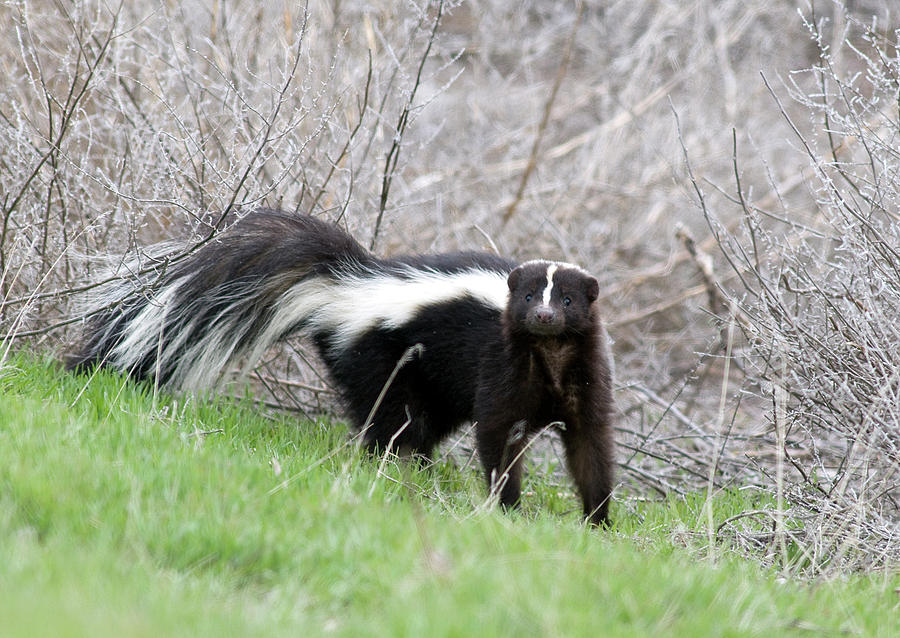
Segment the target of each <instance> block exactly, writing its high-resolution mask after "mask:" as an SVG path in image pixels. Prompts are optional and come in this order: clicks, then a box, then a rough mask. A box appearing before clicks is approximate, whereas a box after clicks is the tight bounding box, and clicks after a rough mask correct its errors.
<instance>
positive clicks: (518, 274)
mask: <svg viewBox="0 0 900 638" xmlns="http://www.w3.org/2000/svg"><path fill="white" fill-rule="evenodd" d="M521 278H522V267H521V266H518V267H517V268H515V269H514V270H513V271H512V272H511V273H509V277H507V278H506V285H507V286H509V289H510V291H513V290H515V289H516V286H518V285H519V280H520V279H521Z"/></svg>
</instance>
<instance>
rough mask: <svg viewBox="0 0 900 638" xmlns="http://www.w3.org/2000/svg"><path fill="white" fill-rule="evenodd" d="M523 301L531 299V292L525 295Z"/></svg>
mask: <svg viewBox="0 0 900 638" xmlns="http://www.w3.org/2000/svg"><path fill="white" fill-rule="evenodd" d="M525 301H531V293H528V294H527V295H525Z"/></svg>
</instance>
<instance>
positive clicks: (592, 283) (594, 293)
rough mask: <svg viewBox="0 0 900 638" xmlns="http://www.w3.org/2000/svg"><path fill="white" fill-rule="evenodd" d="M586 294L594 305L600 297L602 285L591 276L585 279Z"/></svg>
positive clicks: (586, 276)
mask: <svg viewBox="0 0 900 638" xmlns="http://www.w3.org/2000/svg"><path fill="white" fill-rule="evenodd" d="M584 294H585V296H586V297H587V298H588V302H589V303H594V302H595V301H596V300H597V297H599V296H600V284H598V283H597V280H596V279H594V278H593V277H591V276H590V275H585V277H584Z"/></svg>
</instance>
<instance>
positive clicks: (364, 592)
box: [0, 356, 900, 637]
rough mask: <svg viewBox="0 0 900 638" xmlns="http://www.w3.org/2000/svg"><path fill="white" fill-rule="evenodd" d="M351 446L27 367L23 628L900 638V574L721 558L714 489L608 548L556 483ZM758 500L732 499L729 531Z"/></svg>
mask: <svg viewBox="0 0 900 638" xmlns="http://www.w3.org/2000/svg"><path fill="white" fill-rule="evenodd" d="M218 429H221V430H222V432H212V433H208V434H200V433H201V432H210V431H214V430H218ZM346 441H347V432H346V430H345V429H344V428H343V427H342V426H340V425H330V424H323V423H297V422H295V421H292V420H279V419H270V418H264V417H262V416H260V415H259V414H258V413H257V412H256V411H255V410H254V409H253V408H252V406H250V405H249V403H245V404H240V403H234V402H224V401H219V402H212V403H204V402H198V401H196V400H191V399H187V398H185V397H181V398H175V399H173V398H170V397H161V398H158V399H154V397H153V396H152V394H151V393H150V392H149V391H148V390H147V389H146V388H144V387H141V386H137V385H134V384H131V383H128V382H126V381H124V380H123V379H122V378H121V377H117V376H114V375H108V374H100V375H97V376H95V377H94V378H93V379H91V380H90V381H88V379H87V378H86V377H76V376H73V375H69V374H65V373H63V372H60V371H59V370H58V369H57V367H56V366H55V365H53V364H52V363H49V362H44V361H40V360H35V359H33V358H28V357H25V356H17V357H14V358H13V359H11V360H7V362H6V363H5V364H4V367H3V368H2V369H0V634H2V635H3V636H12V637H16V636H29V637H31V636H154V637H155V636H192V637H193V636H207V635H209V636H232V635H233V636H252V635H265V636H277V635H285V636H316V635H346V636H360V635H381V636H425V635H428V636H476V635H479V636H481V635H483V636H503V635H522V636H579V635H604V636H652V635H667V636H772V635H803V636H809V635H830V634H833V635H839V634H842V633H844V632H849V633H850V634H851V635H853V634H856V635H865V636H876V635H884V636H894V635H900V619H898V618H900V614H898V611H897V605H898V596H897V594H896V593H895V591H894V590H895V588H896V587H898V586H900V578H898V576H897V575H896V574H891V575H886V574H879V575H871V576H868V577H863V576H853V577H848V578H846V579H844V580H838V581H831V582H827V583H818V584H803V583H798V582H793V581H790V580H789V581H787V582H784V581H780V580H779V579H778V578H777V575H776V574H774V573H769V572H765V571H763V570H762V569H761V568H760V567H759V566H758V565H757V564H755V563H753V562H750V561H746V560H742V559H740V558H738V557H736V556H730V555H729V554H727V553H726V552H724V551H722V552H721V553H720V555H719V556H718V558H717V560H716V562H715V563H714V564H713V563H711V562H709V561H707V560H705V559H703V558H702V551H701V550H700V549H699V548H698V547H694V546H692V545H691V541H687V542H684V541H683V538H684V537H685V535H683V534H680V533H679V530H682V531H683V530H689V531H700V532H702V529H703V522H702V520H703V519H702V517H701V515H700V509H701V506H702V498H701V497H699V496H698V497H697V498H695V499H688V500H685V501H670V502H668V503H656V504H654V503H648V504H646V505H641V506H640V508H638V509H634V507H629V508H626V507H623V506H618V507H614V508H613V516H614V517H615V518H616V520H617V523H616V528H615V529H613V530H611V531H605V532H600V531H596V530H590V529H585V528H584V527H583V526H581V525H580V524H579V519H578V514H577V510H578V507H577V503H576V502H575V501H574V499H573V498H571V497H569V496H565V495H563V496H559V495H558V494H557V492H558V490H557V489H556V488H553V487H552V486H549V485H546V484H543V483H542V482H541V481H540V477H533V479H532V480H531V482H530V483H529V489H530V491H532V492H534V495H533V496H531V497H530V498H529V500H528V504H527V506H526V508H525V510H524V512H522V513H521V514H513V515H505V514H503V513H501V512H499V511H492V510H490V509H489V508H486V507H484V490H483V487H482V486H481V484H480V479H479V477H478V473H477V471H476V470H475V469H472V468H465V469H459V468H456V467H453V466H451V465H450V464H442V465H439V466H437V467H434V468H429V469H422V468H419V467H416V466H415V465H412V464H403V465H399V466H398V465H396V464H392V463H391V464H388V466H387V468H386V472H385V474H386V476H379V475H378V471H377V470H378V465H379V462H378V460H374V459H372V458H369V457H367V455H365V454H363V453H361V452H360V451H359V450H357V449H356V448H355V447H354V446H352V445H347V444H346ZM745 498H747V497H744V496H740V495H739V494H738V493H731V494H725V495H722V496H720V497H719V498H718V499H717V501H716V510H715V512H716V517H717V520H724V518H726V517H727V516H730V515H731V514H733V513H735V512H739V511H741V508H744V507H748V504H747V503H746V502H744V499H745ZM626 510H627V511H626ZM699 536H702V533H701V534H699ZM688 537H691V535H688Z"/></svg>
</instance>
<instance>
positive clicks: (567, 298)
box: [563, 297, 572, 306]
mask: <svg viewBox="0 0 900 638" xmlns="http://www.w3.org/2000/svg"><path fill="white" fill-rule="evenodd" d="M570 303H572V299H571V298H570V297H566V298H565V299H563V304H564V305H566V306H568V305H569V304H570Z"/></svg>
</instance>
